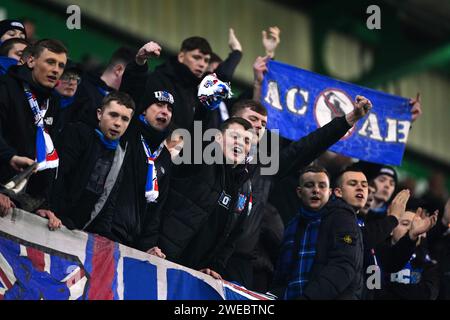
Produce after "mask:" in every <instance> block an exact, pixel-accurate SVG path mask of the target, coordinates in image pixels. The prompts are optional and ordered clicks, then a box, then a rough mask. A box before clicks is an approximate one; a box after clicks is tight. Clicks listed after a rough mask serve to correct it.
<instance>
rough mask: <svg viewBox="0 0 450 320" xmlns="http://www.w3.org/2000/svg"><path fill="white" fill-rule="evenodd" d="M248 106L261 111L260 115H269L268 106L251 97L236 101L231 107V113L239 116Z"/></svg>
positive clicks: (255, 110)
mask: <svg viewBox="0 0 450 320" xmlns="http://www.w3.org/2000/svg"><path fill="white" fill-rule="evenodd" d="M247 108H249V109H250V110H252V111H254V112H256V113H259V114H260V115H263V116H267V109H266V107H264V106H263V105H262V104H261V103H260V102H258V101H255V100H251V99H246V100H240V101H238V102H236V103H235V104H234V105H233V107H232V108H231V115H232V116H239V113H240V112H241V111H244V110H245V109H247Z"/></svg>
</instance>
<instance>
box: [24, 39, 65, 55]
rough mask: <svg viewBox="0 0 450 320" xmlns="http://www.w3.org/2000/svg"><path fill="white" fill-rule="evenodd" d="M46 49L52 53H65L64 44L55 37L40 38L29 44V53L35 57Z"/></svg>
mask: <svg viewBox="0 0 450 320" xmlns="http://www.w3.org/2000/svg"><path fill="white" fill-rule="evenodd" d="M45 49H47V50H49V51H51V52H53V53H57V54H59V53H65V54H66V55H67V52H68V51H67V48H66V47H65V46H64V44H63V43H62V42H61V41H59V40H56V39H41V40H39V41H36V42H35V43H34V44H33V45H32V46H31V51H30V53H31V55H32V56H33V57H35V58H39V57H40V55H41V54H42V52H43V51H44V50H45Z"/></svg>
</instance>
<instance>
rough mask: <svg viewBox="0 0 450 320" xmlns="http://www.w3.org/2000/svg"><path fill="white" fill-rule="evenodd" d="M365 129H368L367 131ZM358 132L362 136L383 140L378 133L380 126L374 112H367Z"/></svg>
mask: <svg viewBox="0 0 450 320" xmlns="http://www.w3.org/2000/svg"><path fill="white" fill-rule="evenodd" d="M367 131H369V133H368V132H367ZM358 133H359V134H360V135H361V136H363V137H367V136H368V137H369V138H370V139H374V140H378V141H383V138H382V137H381V134H380V127H379V126H378V119H377V116H376V115H375V114H374V113H370V114H369V116H368V117H367V119H366V121H364V123H363V125H362V127H361V130H359V132H358Z"/></svg>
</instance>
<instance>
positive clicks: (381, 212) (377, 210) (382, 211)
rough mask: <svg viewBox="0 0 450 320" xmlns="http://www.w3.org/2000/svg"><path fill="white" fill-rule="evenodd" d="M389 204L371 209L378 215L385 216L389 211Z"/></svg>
mask: <svg viewBox="0 0 450 320" xmlns="http://www.w3.org/2000/svg"><path fill="white" fill-rule="evenodd" d="M387 209H388V205H387V204H386V203H385V204H384V205H382V206H381V207H379V208H375V209H370V211H371V212H372V213H373V214H375V215H377V216H385V215H386V213H387Z"/></svg>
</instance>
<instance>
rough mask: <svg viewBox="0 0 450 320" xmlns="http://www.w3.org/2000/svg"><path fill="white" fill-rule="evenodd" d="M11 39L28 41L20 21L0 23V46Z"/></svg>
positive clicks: (9, 20)
mask: <svg viewBox="0 0 450 320" xmlns="http://www.w3.org/2000/svg"><path fill="white" fill-rule="evenodd" d="M11 38H21V39H26V38H27V34H26V32H25V27H24V25H23V24H22V22H20V21H19V20H11V19H8V20H2V21H0V44H1V43H2V42H4V41H6V40H8V39H11Z"/></svg>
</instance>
